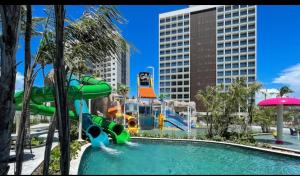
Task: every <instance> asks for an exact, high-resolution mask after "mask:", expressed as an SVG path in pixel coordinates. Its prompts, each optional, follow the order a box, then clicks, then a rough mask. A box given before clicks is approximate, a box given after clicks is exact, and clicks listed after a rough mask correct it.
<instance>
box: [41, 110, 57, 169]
mask: <svg viewBox="0 0 300 176" xmlns="http://www.w3.org/2000/svg"><path fill="white" fill-rule="evenodd" d="M56 123H57V120H56V116H55V114H54V115H53V117H52V121H51V124H50V125H49V131H48V135H47V140H46V148H45V155H44V166H43V175H49V162H50V154H51V148H52V142H53V136H54V132H55V128H56Z"/></svg>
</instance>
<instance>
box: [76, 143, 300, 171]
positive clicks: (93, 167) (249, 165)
mask: <svg viewBox="0 0 300 176" xmlns="http://www.w3.org/2000/svg"><path fill="white" fill-rule="evenodd" d="M137 143H138V144H139V145H138V146H136V147H132V146H126V145H112V146H110V147H112V148H114V149H117V150H118V151H120V152H121V153H120V154H118V155H113V154H109V153H107V152H103V151H101V150H100V149H95V148H92V147H89V148H87V149H86V151H85V152H84V154H83V156H82V158H81V163H80V166H79V171H78V174H152V175H153V174H300V159H299V158H297V157H292V156H285V155H280V154H273V153H268V152H263V151H258V150H252V149H245V148H241V147H236V146H230V145H223V144H214V143H203V142H196V143H191V142H174V141H138V142H137Z"/></svg>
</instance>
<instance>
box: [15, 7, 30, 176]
mask: <svg viewBox="0 0 300 176" xmlns="http://www.w3.org/2000/svg"><path fill="white" fill-rule="evenodd" d="M31 28H32V12H31V5H27V6H26V29H25V72H24V101H23V106H22V113H21V118H20V124H19V125H20V127H19V128H18V129H19V130H18V137H17V144H16V170H15V175H21V173H22V162H23V155H24V140H25V139H24V138H25V135H28V134H29V136H30V110H29V100H30V99H29V96H30V92H31V88H30V87H31V86H30V84H31V83H30V81H31V78H32V77H31V75H30V73H31V70H30V69H31V68H30V67H31V66H30V65H31V52H30V40H31V31H32V30H31ZM29 140H30V137H29ZM30 142H31V141H30Z"/></svg>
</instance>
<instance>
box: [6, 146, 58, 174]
mask: <svg viewBox="0 0 300 176" xmlns="http://www.w3.org/2000/svg"><path fill="white" fill-rule="evenodd" d="M57 145H58V142H53V144H52V149H53V148H54V147H56V146H57ZM44 153H45V146H44V147H39V148H33V149H32V154H31V153H30V150H29V149H25V150H24V159H25V161H24V162H23V169H22V175H31V174H32V172H33V171H34V170H35V169H36V168H37V167H38V166H39V165H40V164H41V163H42V162H43V160H44ZM10 155H15V151H14V150H11V151H10ZM32 155H33V157H31V156H32ZM27 158H28V159H27ZM9 166H10V168H9V171H8V175H14V168H15V162H13V163H9Z"/></svg>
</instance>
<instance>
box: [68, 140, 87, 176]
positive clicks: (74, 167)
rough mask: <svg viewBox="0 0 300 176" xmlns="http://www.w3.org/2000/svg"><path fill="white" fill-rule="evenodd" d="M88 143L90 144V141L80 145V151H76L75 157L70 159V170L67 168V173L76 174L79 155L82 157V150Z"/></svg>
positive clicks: (79, 159)
mask: <svg viewBox="0 0 300 176" xmlns="http://www.w3.org/2000/svg"><path fill="white" fill-rule="evenodd" d="M90 145H91V143H88V144H85V145H83V146H81V148H80V152H79V153H78V156H77V158H76V159H73V160H71V162H70V170H69V174H70V175H78V169H79V165H80V161H81V157H82V155H83V153H84V151H85V150H86V149H87V148H88V147H89V146H90Z"/></svg>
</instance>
